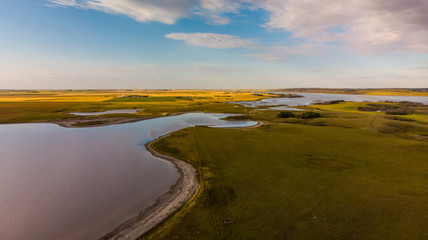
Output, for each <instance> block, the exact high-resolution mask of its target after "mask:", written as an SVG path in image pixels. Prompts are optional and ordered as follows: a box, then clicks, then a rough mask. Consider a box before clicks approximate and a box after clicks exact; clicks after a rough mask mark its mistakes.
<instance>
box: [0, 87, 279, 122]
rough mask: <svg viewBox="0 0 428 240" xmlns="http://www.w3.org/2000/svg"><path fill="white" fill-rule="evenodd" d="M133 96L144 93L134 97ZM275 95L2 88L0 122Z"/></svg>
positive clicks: (221, 105)
mask: <svg viewBox="0 0 428 240" xmlns="http://www.w3.org/2000/svg"><path fill="white" fill-rule="evenodd" d="M129 96H142V97H141V98H132V97H129ZM268 97H273V95H270V94H263V95H260V94H254V93H253V92H250V91H241V90H240V91H232V90H225V91H222V90H218V91H205V90H158V91H148V90H147V91H146V90H69V91H66V90H58V91H48V90H37V91H35V90H32V91H6V90H3V91H0V123H14V122H16V123H18V122H43V121H52V120H61V119H93V118H96V117H94V116H87V117H78V116H74V115H70V114H68V113H70V112H99V111H105V110H113V109H144V111H140V112H138V113H136V114H122V115H114V116H116V117H129V118H135V117H156V116H163V115H167V114H171V113H176V112H189V111H206V112H226V113H227V112H238V113H244V112H246V108H244V107H241V106H239V105H233V104H229V103H227V102H231V101H253V100H258V99H262V98H268Z"/></svg>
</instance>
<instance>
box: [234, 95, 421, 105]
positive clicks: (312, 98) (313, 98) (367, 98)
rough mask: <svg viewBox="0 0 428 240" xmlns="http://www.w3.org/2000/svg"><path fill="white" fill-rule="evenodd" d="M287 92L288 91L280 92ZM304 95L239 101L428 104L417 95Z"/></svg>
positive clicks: (252, 103) (267, 103)
mask: <svg viewBox="0 0 428 240" xmlns="http://www.w3.org/2000/svg"><path fill="white" fill-rule="evenodd" d="M278 94H287V93H278ZM299 95H301V96H303V97H301V98H269V99H263V100H260V101H255V102H239V103H240V104H243V105H244V106H249V107H256V106H272V105H287V106H291V107H292V106H305V105H310V104H313V103H317V102H325V101H333V100H345V101H352V102H379V101H383V102H384V101H392V102H401V101H409V102H419V103H423V104H428V97H415V96H374V95H350V94H323V93H299Z"/></svg>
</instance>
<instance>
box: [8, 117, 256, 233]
mask: <svg viewBox="0 0 428 240" xmlns="http://www.w3.org/2000/svg"><path fill="white" fill-rule="evenodd" d="M225 116H227V115H224V114H203V113H189V114H182V115H177V116H170V117H163V118H157V119H150V120H146V121H138V122H134V123H127V124H118V125H110V126H102V127H96V128H92V127H87V128H63V127H59V126H57V125H53V124H7V125H0V132H1V134H0V143H1V144H0V146H1V150H2V153H3V156H4V158H2V159H1V161H0V165H1V169H0V172H1V174H0V178H1V179H0V180H1V183H0V184H1V188H0V189H1V194H0V200H1V202H2V203H4V204H6V205H4V207H5V209H6V211H4V212H3V218H2V220H0V230H1V231H0V235H1V236H0V238H2V239H26V238H28V237H30V236H31V238H32V239H96V238H99V237H101V236H103V235H105V234H106V233H108V232H110V231H111V230H112V229H115V228H117V226H118V225H120V224H121V223H123V222H124V221H127V220H128V219H132V218H134V219H135V216H136V215H138V213H139V212H141V210H142V209H146V208H149V210H147V211H145V212H144V213H143V214H141V215H140V217H139V218H138V219H140V220H141V219H142V218H143V217H144V216H143V215H150V216H151V217H153V216H154V215H156V216H158V217H159V216H160V217H166V216H167V215H168V214H170V213H171V212H173V211H174V209H176V208H174V207H177V206H178V205H177V204H178V203H180V204H181V203H182V202H185V199H186V197H183V198H182V200H179V201H178V202H177V201H175V200H174V197H175V196H176V194H177V192H185V191H186V190H183V188H184V187H185V186H193V188H194V187H195V185H194V183H195V182H194V181H193V183H192V184H187V183H186V182H187V181H191V179H192V177H191V176H192V174H190V172H191V168H186V165H181V163H180V162H176V165H180V166H179V167H178V169H179V170H177V168H176V167H175V166H174V165H173V164H171V162H169V161H164V160H161V161H159V160H160V159H159V158H158V157H156V156H153V155H152V153H150V152H149V151H147V150H146V149H145V148H144V145H146V143H148V142H150V141H152V140H153V139H156V138H157V137H159V136H163V135H165V134H168V133H170V132H174V131H177V130H179V129H181V128H185V127H192V126H196V125H213V126H215V125H220V126H221V125H225V124H226V125H228V124H230V127H236V126H251V125H254V123H252V122H249V121H238V122H236V121H234V122H232V121H224V120H220V118H223V117H225ZM18 149H25V151H19V150H18ZM142 150H143V151H142ZM29 160H31V161H29ZM173 162H174V161H173ZM179 171H182V172H183V173H184V174H183V175H181V174H180V172H179ZM185 176H190V177H185ZM193 176H194V175H193ZM52 179H55V181H52ZM177 180H179V182H178V183H177V184H175V183H176V182H177ZM183 183H184V184H183ZM174 184H175V185H174ZM171 186H173V187H172V188H171ZM180 188H181V190H180ZM193 188H192V187H190V189H188V192H189V193H191V192H192V189H193ZM42 192H43V194H40V193H42ZM10 193H13V194H10ZM165 193H166V194H165ZM159 196H162V197H161V198H159ZM158 198H159V199H158ZM166 199H169V200H171V201H169V202H168V201H167V200H166ZM29 201H30V202H29ZM7 203H13V204H12V205H7ZM160 203H162V204H163V206H164V208H162V210H159V208H157V210H158V211H157V213H155V212H154V211H150V209H152V210H153V209H154V207H150V206H152V205H153V204H155V205H153V206H157V207H159V206H160V205H159V204H160ZM171 209H172V210H171ZM22 211H24V212H27V214H26V215H25V219H26V220H24V219H22V217H23V215H22V214H19V212H22ZM76 214H77V215H76ZM26 221H31V222H32V224H30V225H28V224H24V223H25V222H26ZM160 221H161V220H160ZM131 222H132V220H130V221H127V224H125V225H122V226H130V225H132V224H130V223H131ZM39 223H40V224H39ZM42 223H43V226H45V227H44V228H41V227H40V226H42V225H41V224H42ZM155 224H156V223H152V225H155ZM152 225H150V226H152ZM88 226H90V227H89V228H88ZM100 233H102V234H100ZM97 235H98V236H97ZM137 235H138V234H137Z"/></svg>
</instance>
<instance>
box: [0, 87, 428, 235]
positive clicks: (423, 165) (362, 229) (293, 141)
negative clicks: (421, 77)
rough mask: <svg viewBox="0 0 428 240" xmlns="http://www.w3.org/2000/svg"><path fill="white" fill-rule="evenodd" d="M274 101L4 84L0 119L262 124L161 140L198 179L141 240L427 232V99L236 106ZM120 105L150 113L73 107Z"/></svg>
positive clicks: (246, 94)
mask: <svg viewBox="0 0 428 240" xmlns="http://www.w3.org/2000/svg"><path fill="white" fill-rule="evenodd" d="M334 91H336V90H334ZM358 91H362V92H364V91H365V90H358ZM377 91H378V90H377ZM382 91H383V92H381V93H388V94H392V91H393V90H391V91H389V90H388V91H387V90H385V89H384V90H382ZM394 91H395V93H397V94H403V95H405V94H413V95H418V94H419V93H420V94H422V95H423V94H425V93H424V91H423V90H417V91H416V90H408V89H407V90H406V89H404V90H394ZM409 91H410V92H409ZM373 92H374V90H373V91H371V90H370V91H369V92H365V93H364V94H370V93H373ZM414 92H419V93H414ZM334 93H337V92H334ZM346 93H349V92H346ZM376 93H377V94H379V92H376ZM268 97H272V95H269V94H259V93H255V92H252V91H244V90H242V91H231V90H218V91H204V90H164V91H146V90H102V91H101V90H100V91H98V90H96V91H89V90H79V91H75V90H73V91H0V123H18V122H56V123H63V124H65V123H67V124H65V125H66V126H70V127H73V126H74V127H91V126H97V125H105V124H112V123H121V122H127V121H135V120H141V119H145V118H152V117H159V116H166V115H172V114H177V113H181V112H190V111H203V112H217V113H240V114H244V115H242V116H240V117H232V118H231V119H236V120H254V121H262V122H264V123H265V125H263V126H261V127H258V128H249V129H214V128H207V127H195V128H187V129H183V130H180V131H178V132H174V133H172V134H171V135H170V136H168V137H166V138H162V139H160V140H158V141H156V142H154V143H153V144H152V147H153V149H155V150H156V151H157V152H159V153H161V154H164V155H168V156H172V157H174V158H178V159H181V160H184V161H186V162H188V163H190V164H192V165H193V166H194V167H195V168H196V169H197V171H198V178H199V181H200V182H201V185H200V187H199V189H198V190H197V192H196V194H195V195H194V196H193V197H192V198H191V199H190V200H189V201H188V202H187V203H186V204H185V205H184V206H183V207H181V208H180V209H179V210H178V211H177V212H175V213H174V214H173V215H172V216H171V217H170V218H168V219H167V220H165V221H164V222H163V223H162V224H161V225H159V226H158V227H156V228H155V229H152V230H151V231H149V232H148V233H147V234H145V235H144V236H142V239H165V240H167V239H168V240H169V239H190V240H191V239H213V240H215V239H217V240H222V239H428V228H427V226H428V214H427V213H428V204H426V203H427V202H428V188H427V186H428V157H427V156H428V155H427V153H428V106H425V105H420V104H415V103H408V102H402V103H390V102H376V103H374V102H373V103H370V102H363V103H357V102H340V101H331V102H328V103H323V104H316V105H311V106H307V107H299V108H301V109H303V110H304V111H305V112H306V113H304V112H294V113H285V114H282V116H283V117H278V114H279V113H280V111H277V110H264V109H262V108H263V107H260V108H257V109H251V108H247V107H243V106H241V105H238V104H231V103H228V102H233V101H253V100H258V99H262V98H268ZM113 109H143V110H142V111H139V112H137V113H134V114H123V113H122V114H109V115H102V116H101V115H99V116H74V115H71V114H69V113H70V112H98V111H106V110H113ZM308 112H312V113H311V114H309V113H308ZM317 113H318V114H320V117H317ZM305 114H306V115H305ZM306 116H315V118H307V117H306Z"/></svg>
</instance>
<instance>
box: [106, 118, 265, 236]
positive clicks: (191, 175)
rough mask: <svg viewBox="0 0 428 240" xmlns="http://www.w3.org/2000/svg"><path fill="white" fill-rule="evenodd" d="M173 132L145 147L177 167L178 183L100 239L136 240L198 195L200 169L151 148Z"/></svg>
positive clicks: (261, 124)
mask: <svg viewBox="0 0 428 240" xmlns="http://www.w3.org/2000/svg"><path fill="white" fill-rule="evenodd" d="M265 124H266V123H265V122H262V121H258V122H257V124H256V125H254V126H250V127H234V128H225V129H244V128H256V127H260V126H263V125H265ZM174 132H175V131H174ZM174 132H170V133H168V134H166V135H163V136H160V137H158V138H156V139H154V140H152V141H150V142H148V143H146V144H145V145H144V146H145V147H146V149H147V151H149V152H150V153H151V154H152V155H153V156H155V157H158V158H161V159H163V160H166V161H169V162H171V163H172V164H174V166H175V168H176V169H177V170H178V172H179V174H180V177H179V178H178V180H177V181H176V182H175V183H174V184H173V185H171V187H170V188H169V190H168V192H166V193H164V194H163V195H161V196H160V197H159V198H158V199H156V202H155V203H154V204H153V205H151V206H149V207H147V208H145V209H143V210H142V211H141V212H140V213H139V214H138V215H137V216H135V217H133V218H131V219H129V220H127V221H125V222H123V223H122V224H120V225H119V226H118V227H116V228H115V229H114V230H112V231H111V232H109V233H108V234H106V235H104V236H103V237H102V238H100V240H134V239H137V238H138V237H140V236H142V235H143V234H145V233H146V232H148V231H149V230H151V229H153V228H154V227H156V226H157V225H159V224H160V223H162V222H163V221H164V220H166V219H167V218H168V217H170V216H171V215H172V214H173V213H174V212H176V211H177V210H178V209H180V208H181V207H182V206H183V205H184V204H185V203H186V202H187V201H188V200H189V199H190V198H191V197H192V196H193V195H194V194H195V193H196V191H197V190H198V188H199V185H200V183H199V180H198V172H197V170H196V169H195V168H194V167H193V166H192V165H190V164H189V163H187V162H185V161H183V160H180V159H177V158H174V157H171V156H167V155H163V154H161V153H159V152H156V151H155V150H154V149H153V148H152V144H153V143H154V142H155V141H157V140H159V139H162V138H166V137H168V136H170V135H171V134H172V133H174Z"/></svg>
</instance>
